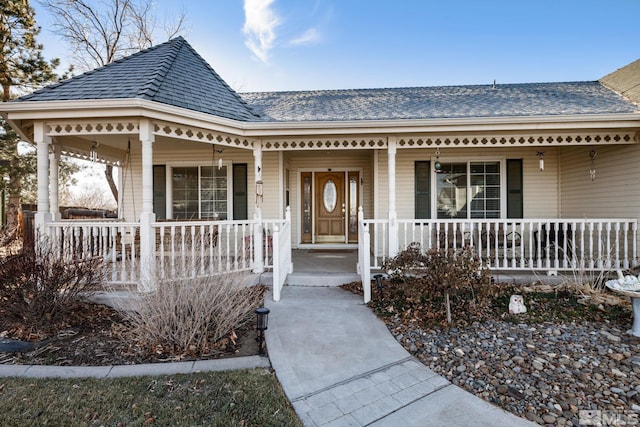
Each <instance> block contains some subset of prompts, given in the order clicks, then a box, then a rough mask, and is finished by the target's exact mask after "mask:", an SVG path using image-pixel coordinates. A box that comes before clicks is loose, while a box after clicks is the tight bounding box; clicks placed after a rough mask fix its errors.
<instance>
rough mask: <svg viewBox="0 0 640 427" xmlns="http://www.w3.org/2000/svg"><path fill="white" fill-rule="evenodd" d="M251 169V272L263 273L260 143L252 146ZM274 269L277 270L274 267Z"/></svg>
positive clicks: (257, 142)
mask: <svg viewBox="0 0 640 427" xmlns="http://www.w3.org/2000/svg"><path fill="white" fill-rule="evenodd" d="M253 165H254V166H253V167H254V176H255V184H256V206H255V211H254V214H253V218H254V219H255V220H256V224H255V225H254V227H253V272H254V273H262V272H264V256H263V248H264V246H263V239H262V237H263V236H262V142H261V141H256V142H254V146H253ZM274 268H277V267H275V266H274Z"/></svg>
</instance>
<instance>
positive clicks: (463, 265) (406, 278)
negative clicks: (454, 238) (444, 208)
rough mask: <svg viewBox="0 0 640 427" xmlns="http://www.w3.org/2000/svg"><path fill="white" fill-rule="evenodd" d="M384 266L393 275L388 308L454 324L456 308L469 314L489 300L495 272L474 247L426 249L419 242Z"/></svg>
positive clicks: (385, 303)
mask: <svg viewBox="0 0 640 427" xmlns="http://www.w3.org/2000/svg"><path fill="white" fill-rule="evenodd" d="M383 268H384V270H385V271H388V272H389V273H390V277H391V281H390V282H389V284H388V286H387V289H386V292H383V293H382V295H381V297H382V298H383V300H386V301H382V302H381V306H382V307H386V310H387V311H390V310H389V308H391V309H392V310H394V311H397V312H401V313H403V314H404V315H410V316H414V317H425V318H429V320H438V321H441V320H446V322H447V323H448V324H451V322H452V310H453V313H454V314H458V315H465V314H468V313H469V312H470V311H473V310H476V309H480V308H481V306H482V305H486V304H488V301H489V300H488V295H489V292H490V291H491V289H490V288H491V286H492V285H491V275H490V273H489V270H488V269H486V268H482V266H481V263H480V260H479V259H478V258H477V257H475V256H474V254H473V253H472V251H471V249H470V248H463V249H430V250H428V251H427V252H423V251H422V250H421V248H420V245H419V244H418V243H411V244H410V245H409V246H408V247H407V249H405V250H404V251H402V252H400V253H398V255H397V256H396V257H394V258H390V259H388V260H386V261H385V263H384V264H383ZM443 308H444V313H445V316H444V317H443V316H442V309H443Z"/></svg>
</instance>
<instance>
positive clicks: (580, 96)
mask: <svg viewBox="0 0 640 427" xmlns="http://www.w3.org/2000/svg"><path fill="white" fill-rule="evenodd" d="M240 95H241V96H242V97H243V98H244V99H245V100H246V101H247V103H248V104H249V105H251V106H252V107H253V109H254V110H255V111H257V112H260V113H261V114H262V115H264V116H266V117H268V118H269V119H270V120H275V121H316V120H320V121H334V120H335V121H337V120H392V119H445V118H474V117H478V118H481V117H508V116H542V115H545V116H549V115H573V114H611V113H632V112H638V111H640V108H638V106H636V105H634V104H633V103H631V102H629V101H627V100H625V99H624V98H623V97H622V96H620V95H619V94H617V93H615V92H614V91H612V90H610V89H607V88H606V87H604V86H603V85H602V84H600V83H599V82H570V83H524V84H504V85H496V86H495V87H494V86H493V85H474V86H437V87H413V88H394V89H355V90H325V91H303V92H262V93H242V94H240Z"/></svg>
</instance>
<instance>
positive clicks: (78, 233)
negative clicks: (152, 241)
mask: <svg viewBox="0 0 640 427" xmlns="http://www.w3.org/2000/svg"><path fill="white" fill-rule="evenodd" d="M48 227H49V238H50V240H51V244H52V247H53V250H54V253H55V254H58V255H59V256H60V257H61V258H62V259H63V260H65V261H71V260H82V259H87V258H95V257H100V258H101V259H102V260H103V267H104V276H105V280H107V281H108V282H109V283H114V284H116V283H135V282H137V281H138V280H139V278H140V249H139V247H140V246H139V244H138V240H139V238H140V224H139V223H137V222H115V221H83V220H75V221H60V222H52V223H49V224H48Z"/></svg>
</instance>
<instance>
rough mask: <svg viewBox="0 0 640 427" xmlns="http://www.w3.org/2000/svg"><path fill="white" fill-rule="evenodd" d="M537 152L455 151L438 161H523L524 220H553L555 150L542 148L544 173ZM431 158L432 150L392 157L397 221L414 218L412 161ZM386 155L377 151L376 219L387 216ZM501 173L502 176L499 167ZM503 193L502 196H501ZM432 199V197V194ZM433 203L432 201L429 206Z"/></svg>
mask: <svg viewBox="0 0 640 427" xmlns="http://www.w3.org/2000/svg"><path fill="white" fill-rule="evenodd" d="M536 152H537V150H536V149H535V147H531V148H527V149H512V150H506V149H457V148H449V149H447V148H443V149H441V150H440V159H441V161H445V162H450V161H453V162H455V161H461V162H464V161H467V160H474V159H478V160H481V159H484V160H505V159H522V160H523V193H524V217H525V218H555V217H557V214H558V174H557V172H556V168H557V164H558V162H557V150H556V149H554V148H546V149H545V154H544V158H545V170H544V171H540V170H539V163H538V157H537V156H536ZM432 159H435V149H399V150H398V151H397V154H396V191H397V193H396V211H397V216H398V218H400V219H411V218H414V215H415V178H414V173H415V162H416V161H418V160H421V161H430V160H432ZM387 162H388V156H387V151H386V150H380V152H379V157H378V182H377V186H378V190H379V193H378V194H379V195H378V212H379V217H380V218H387V217H388V208H389V194H388V182H389V181H388V175H387ZM501 172H502V173H503V174H504V173H505V166H504V164H503V166H502V169H501ZM503 194H504V193H503ZM432 197H433V195H432ZM433 203H434V201H433V200H432V204H433ZM504 215H506V212H505V213H504Z"/></svg>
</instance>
